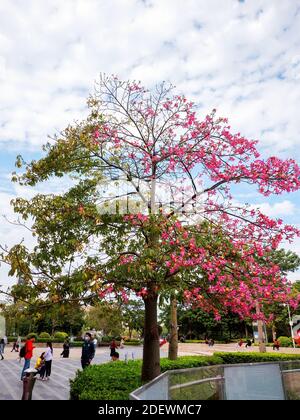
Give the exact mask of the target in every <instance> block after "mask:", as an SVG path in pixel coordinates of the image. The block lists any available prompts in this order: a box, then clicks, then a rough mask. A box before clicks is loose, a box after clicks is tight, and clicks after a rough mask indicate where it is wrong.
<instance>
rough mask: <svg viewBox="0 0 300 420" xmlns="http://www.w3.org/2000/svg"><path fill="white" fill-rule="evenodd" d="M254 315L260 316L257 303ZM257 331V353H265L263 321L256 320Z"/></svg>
mask: <svg viewBox="0 0 300 420" xmlns="http://www.w3.org/2000/svg"><path fill="white" fill-rule="evenodd" d="M256 313H257V315H259V314H260V307H259V303H258V302H256ZM257 331H258V345H259V351H260V352H261V353H266V351H267V350H266V344H265V340H264V333H263V321H261V320H260V319H258V320H257Z"/></svg>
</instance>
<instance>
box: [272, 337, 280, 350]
mask: <svg viewBox="0 0 300 420" xmlns="http://www.w3.org/2000/svg"><path fill="white" fill-rule="evenodd" d="M279 346H280V343H279V341H278V340H277V339H275V340H274V341H273V350H275V349H276V350H277V351H279Z"/></svg>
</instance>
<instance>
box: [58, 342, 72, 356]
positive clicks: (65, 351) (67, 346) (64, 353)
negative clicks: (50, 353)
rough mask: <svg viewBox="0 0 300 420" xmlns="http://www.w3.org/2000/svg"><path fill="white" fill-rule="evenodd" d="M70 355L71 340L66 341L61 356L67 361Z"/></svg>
mask: <svg viewBox="0 0 300 420" xmlns="http://www.w3.org/2000/svg"><path fill="white" fill-rule="evenodd" d="M69 354H70V343H69V340H68V339H66V340H65V341H64V344H63V351H62V352H61V353H60V355H61V356H62V357H63V358H64V359H65V358H68V357H69Z"/></svg>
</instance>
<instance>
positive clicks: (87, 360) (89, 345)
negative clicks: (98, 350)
mask: <svg viewBox="0 0 300 420" xmlns="http://www.w3.org/2000/svg"><path fill="white" fill-rule="evenodd" d="M94 356H95V346H94V343H93V340H92V335H91V334H90V333H88V332H87V333H86V334H85V336H84V343H83V345H82V352H81V367H82V369H85V368H86V367H88V366H89V365H90V364H91V361H92V360H93V358H94Z"/></svg>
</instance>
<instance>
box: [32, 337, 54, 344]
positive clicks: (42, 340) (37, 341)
mask: <svg viewBox="0 0 300 420" xmlns="http://www.w3.org/2000/svg"><path fill="white" fill-rule="evenodd" d="M35 341H36V343H48V341H50V342H51V343H52V342H53V341H54V340H52V339H51V338H38V339H37V340H35ZM55 341H56V340H55Z"/></svg>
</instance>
